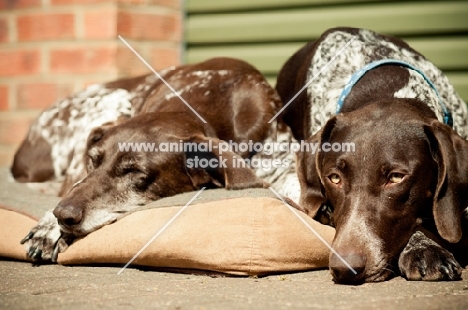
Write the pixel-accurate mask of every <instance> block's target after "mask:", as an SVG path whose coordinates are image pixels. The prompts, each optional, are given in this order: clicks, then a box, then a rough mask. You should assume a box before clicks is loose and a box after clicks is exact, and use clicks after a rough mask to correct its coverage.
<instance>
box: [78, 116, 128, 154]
mask: <svg viewBox="0 0 468 310" xmlns="http://www.w3.org/2000/svg"><path fill="white" fill-rule="evenodd" d="M128 119H129V117H120V118H118V119H117V120H115V121H113V122H107V123H105V124H102V125H101V126H99V127H95V128H93V129H92V130H91V132H90V133H89V135H88V140H87V142H86V148H87V149H89V148H90V147H91V146H92V145H93V144H95V143H96V142H98V141H99V140H101V139H102V137H103V136H104V134H105V133H106V132H107V131H109V129H111V128H112V127H114V126H117V125H120V124H122V123H124V122H125V121H127V120H128Z"/></svg>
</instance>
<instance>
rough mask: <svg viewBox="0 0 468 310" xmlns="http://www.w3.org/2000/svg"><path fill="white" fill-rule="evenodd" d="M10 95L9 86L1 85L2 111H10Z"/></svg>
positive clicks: (0, 101) (0, 107) (0, 99)
mask: <svg viewBox="0 0 468 310" xmlns="http://www.w3.org/2000/svg"><path fill="white" fill-rule="evenodd" d="M8 93H9V88H8V86H6V85H0V111H8V109H9V108H10V104H9V100H8Z"/></svg>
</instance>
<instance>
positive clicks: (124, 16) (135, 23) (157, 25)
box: [117, 12, 181, 41]
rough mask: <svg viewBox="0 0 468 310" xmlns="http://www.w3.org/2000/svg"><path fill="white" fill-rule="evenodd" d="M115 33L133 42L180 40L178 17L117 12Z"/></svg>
mask: <svg viewBox="0 0 468 310" xmlns="http://www.w3.org/2000/svg"><path fill="white" fill-rule="evenodd" d="M117 33H118V34H119V35H122V36H123V37H124V38H128V39H135V40H171V41H178V40H180V38H181V21H180V16H179V15H178V14H142V13H130V12H119V14H118V17H117Z"/></svg>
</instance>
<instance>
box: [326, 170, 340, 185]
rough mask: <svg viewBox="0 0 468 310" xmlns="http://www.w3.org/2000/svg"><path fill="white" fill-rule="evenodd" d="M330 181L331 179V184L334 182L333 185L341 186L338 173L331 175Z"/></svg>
mask: <svg viewBox="0 0 468 310" xmlns="http://www.w3.org/2000/svg"><path fill="white" fill-rule="evenodd" d="M328 179H330V182H332V183H333V184H337V185H338V184H340V182H341V178H340V176H339V175H338V174H336V173H333V174H331V175H330V176H329V177H328Z"/></svg>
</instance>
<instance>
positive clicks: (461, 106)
mask: <svg viewBox="0 0 468 310" xmlns="http://www.w3.org/2000/svg"><path fill="white" fill-rule="evenodd" d="M347 43H349V46H347V47H346V48H344V49H343V50H342V52H341V53H340V54H339V55H337V52H338V51H339V50H340V49H342V48H343V47H345V45H346V44H347ZM336 55H337V56H336ZM334 56H336V59H334V60H333V61H332V62H330V64H329V66H328V67H327V69H326V70H325V71H324V72H322V73H321V75H318V73H319V71H320V70H321V69H322V67H323V66H325V65H326V64H327V63H328V62H329V61H330V60H332V58H333V57H334ZM317 75H318V78H317V79H316V80H314V81H313V82H312V83H311V84H310V86H308V88H307V92H304V93H302V94H301V95H300V96H299V97H297V98H296V99H295V100H294V101H293V102H292V103H291V104H290V105H289V106H288V107H287V109H286V111H285V114H284V120H285V122H286V123H287V124H288V125H289V126H290V127H291V128H292V131H293V134H294V137H295V138H296V139H298V140H307V142H309V143H317V144H318V146H319V147H318V149H319V150H321V152H315V153H312V152H300V153H298V157H297V175H298V179H299V183H300V191H301V193H300V205H301V207H303V208H305V209H306V210H307V212H308V213H309V214H310V215H311V216H315V218H316V219H319V220H322V222H324V223H330V224H332V225H334V226H335V227H336V236H335V238H334V241H333V244H332V247H333V248H334V249H335V250H336V252H337V254H339V255H335V254H333V253H332V254H331V256H330V270H331V273H332V276H333V279H334V281H336V282H339V283H362V282H375V281H383V280H385V279H387V278H389V277H390V276H392V275H394V274H395V273H396V272H397V270H395V269H396V268H395V267H396V266H398V267H399V271H400V272H401V275H402V276H404V277H405V278H407V279H409V280H456V279H459V278H460V276H461V267H460V264H459V263H462V259H466V256H467V254H466V253H467V249H468V243H467V238H466V235H467V231H466V230H467V228H468V225H467V216H466V214H467V213H466V210H465V209H466V208H467V206H468V142H467V141H466V140H465V139H466V137H467V135H468V126H467V108H466V104H465V103H464V102H463V101H462V100H461V99H460V97H459V96H458V95H457V94H456V92H455V90H454V89H453V87H452V86H451V85H450V83H449V81H448V79H447V77H446V76H444V75H443V73H442V72H441V71H440V70H438V69H437V68H436V67H435V66H434V65H433V64H432V63H431V62H430V61H428V60H427V59H426V58H424V57H423V56H422V55H421V54H419V53H418V52H416V51H415V50H413V49H412V48H411V47H409V46H408V45H407V44H406V43H405V42H403V41H401V40H399V39H397V38H393V37H388V36H384V35H380V34H377V33H375V32H372V31H369V30H363V29H353V28H337V29H331V30H328V31H327V32H325V33H324V34H323V35H322V36H321V37H320V38H319V39H318V40H317V41H315V42H311V43H308V44H307V45H305V46H304V47H303V48H302V49H300V50H299V51H298V52H296V53H295V54H294V55H293V56H292V57H291V58H290V59H289V60H288V61H287V62H286V63H285V65H284V66H283V68H282V70H281V72H280V74H279V77H278V84H277V87H276V88H277V90H278V93H279V95H280V97H281V99H282V101H283V103H286V102H288V101H289V100H290V99H291V98H293V96H294V95H296V93H297V92H298V91H299V90H300V89H301V88H302V87H303V86H304V85H305V84H306V83H307V82H308V81H309V80H310V79H311V78H312V77H314V76H317ZM342 143H354V146H355V149H354V150H353V151H350V149H348V151H346V150H344V149H340V148H339V146H340V145H342ZM325 146H326V148H325ZM330 146H336V147H334V148H333V151H330V152H325V151H326V150H330ZM429 238H431V239H432V240H431V239H429ZM449 250H450V252H449ZM451 252H452V253H453V254H455V257H456V258H457V259H458V262H457V260H456V259H455V257H454V255H452V253H451ZM340 257H341V258H343V259H344V260H345V261H346V262H347V263H348V264H349V266H350V267H352V269H350V268H348V266H347V265H346V264H345V263H344V262H343V261H342V260H341V259H340Z"/></svg>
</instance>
